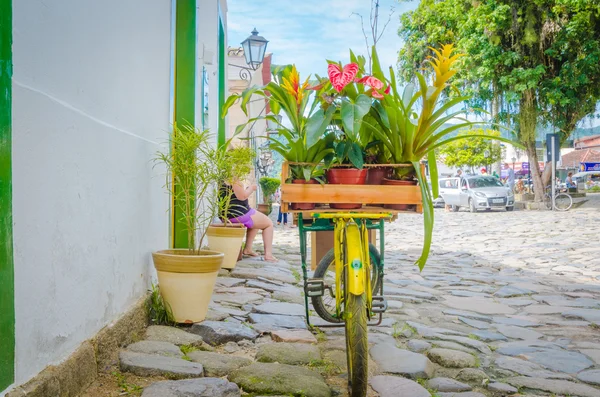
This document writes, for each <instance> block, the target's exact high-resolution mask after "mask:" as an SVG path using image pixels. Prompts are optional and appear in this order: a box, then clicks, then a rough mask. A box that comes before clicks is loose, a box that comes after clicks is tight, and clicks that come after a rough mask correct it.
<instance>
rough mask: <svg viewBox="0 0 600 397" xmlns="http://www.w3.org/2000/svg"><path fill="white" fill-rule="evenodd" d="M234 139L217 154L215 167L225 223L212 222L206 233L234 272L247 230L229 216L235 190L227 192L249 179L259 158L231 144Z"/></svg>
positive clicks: (226, 266)
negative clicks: (228, 187) (237, 182)
mask: <svg viewBox="0 0 600 397" xmlns="http://www.w3.org/2000/svg"><path fill="white" fill-rule="evenodd" d="M232 139H233V138H230V139H229V140H228V141H227V142H226V143H225V144H224V145H223V146H221V147H220V148H218V149H216V150H215V151H214V156H213V157H214V159H215V160H214V167H215V172H216V173H217V174H218V179H217V185H218V193H219V194H218V196H217V197H215V196H214V195H213V199H214V200H216V203H217V207H218V217H219V219H220V220H221V221H222V223H212V224H211V225H210V226H209V227H208V230H207V232H206V234H207V238H208V246H209V247H210V249H212V250H215V251H219V252H223V253H224V254H225V257H224V258H223V265H222V266H221V267H222V268H223V269H228V270H231V269H234V268H235V265H236V263H237V261H238V257H239V252H240V251H241V249H242V244H243V241H244V236H245V235H246V228H245V227H244V225H241V224H239V223H232V222H231V221H229V219H228V218H227V216H226V215H225V214H228V213H230V212H231V210H232V209H234V208H233V206H234V205H235V204H233V201H232V199H233V191H232V190H231V189H225V188H224V185H225V184H231V183H233V182H235V181H241V180H243V179H245V178H246V177H247V176H248V174H249V173H250V171H251V169H252V161H253V159H254V157H255V153H254V150H252V149H251V148H248V147H245V146H236V147H233V146H232V145H231V142H232Z"/></svg>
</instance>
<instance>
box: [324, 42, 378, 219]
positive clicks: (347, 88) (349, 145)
mask: <svg viewBox="0 0 600 397" xmlns="http://www.w3.org/2000/svg"><path fill="white" fill-rule="evenodd" d="M350 60H351V62H350V63H349V64H347V65H345V66H342V64H341V63H335V62H329V65H328V68H327V72H328V78H324V79H321V80H320V83H321V84H320V86H319V95H318V98H320V101H321V106H322V107H323V108H325V109H328V110H329V109H330V108H334V109H335V111H334V117H333V118H332V121H331V127H332V130H333V131H334V132H335V135H336V140H335V142H334V151H335V157H334V160H333V164H334V165H333V166H331V167H330V168H329V169H328V170H327V181H328V182H329V183H331V184H354V185H356V184H364V183H365V182H366V178H367V172H368V171H367V169H364V168H363V166H364V164H365V160H366V161H367V162H368V161H370V160H374V159H381V157H383V153H377V151H376V150H374V149H376V147H377V146H380V147H383V146H382V145H380V142H379V141H378V140H377V138H373V134H372V133H371V132H370V130H369V129H367V128H365V126H364V125H363V121H364V120H365V119H366V120H369V118H372V116H369V114H370V112H371V109H372V107H373V105H374V103H375V100H376V99H377V98H380V97H381V96H382V95H384V93H386V92H387V89H384V83H383V82H382V81H381V80H379V79H377V78H375V77H374V76H371V75H367V74H366V72H365V67H364V65H365V59H364V57H356V56H355V55H354V53H352V52H350ZM379 91H382V92H381V93H380V92H379ZM373 121H374V120H373ZM372 124H375V123H374V122H373V123H372ZM331 207H332V208H338V209H355V208H360V207H361V205H360V204H331Z"/></svg>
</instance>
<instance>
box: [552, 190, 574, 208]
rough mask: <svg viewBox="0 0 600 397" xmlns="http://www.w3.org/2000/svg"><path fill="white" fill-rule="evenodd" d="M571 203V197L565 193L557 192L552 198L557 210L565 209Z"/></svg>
mask: <svg viewBox="0 0 600 397" xmlns="http://www.w3.org/2000/svg"><path fill="white" fill-rule="evenodd" d="M572 205H573V199H572V198H571V196H570V195H568V194H566V193H559V194H557V195H556V197H555V198H554V207H555V208H556V209H557V210H559V211H567V210H569V209H570V208H571V206H572Z"/></svg>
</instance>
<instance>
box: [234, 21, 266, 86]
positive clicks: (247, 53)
mask: <svg viewBox="0 0 600 397" xmlns="http://www.w3.org/2000/svg"><path fill="white" fill-rule="evenodd" d="M268 42H269V41H268V40H267V39H265V38H264V37H262V36H259V35H258V31H257V30H256V28H254V30H253V31H252V34H251V35H250V36H248V37H247V38H246V40H244V41H242V43H241V44H242V48H241V49H240V48H233V49H230V50H229V52H228V55H229V56H234V55H236V56H239V55H240V53H241V52H242V50H243V51H244V58H246V64H247V65H248V66H241V65H234V64H232V63H229V64H228V65H229V66H233V67H234V68H239V69H240V73H239V74H240V79H242V80H246V81H247V82H250V80H252V72H253V71H256V69H258V67H259V66H260V65H261V64H262V63H263V60H264V59H265V52H266V51H267V43H268Z"/></svg>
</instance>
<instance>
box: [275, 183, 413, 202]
mask: <svg viewBox="0 0 600 397" xmlns="http://www.w3.org/2000/svg"><path fill="white" fill-rule="evenodd" d="M281 200H282V201H285V202H288V203H326V204H330V203H356V204H421V203H422V199H421V188H420V187H419V186H390V185H301V184H289V183H286V184H284V185H283V186H282V188H281Z"/></svg>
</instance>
